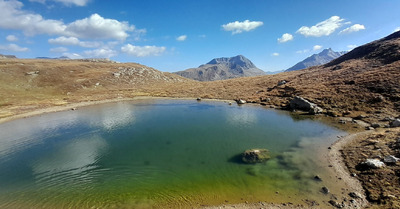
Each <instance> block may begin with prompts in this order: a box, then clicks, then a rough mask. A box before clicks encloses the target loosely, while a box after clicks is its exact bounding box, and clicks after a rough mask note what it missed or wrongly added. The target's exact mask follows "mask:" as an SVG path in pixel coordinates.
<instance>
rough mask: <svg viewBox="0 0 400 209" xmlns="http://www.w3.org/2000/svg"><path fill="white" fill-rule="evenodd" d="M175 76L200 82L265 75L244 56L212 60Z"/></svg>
mask: <svg viewBox="0 0 400 209" xmlns="http://www.w3.org/2000/svg"><path fill="white" fill-rule="evenodd" d="M175 74H178V75H180V76H183V77H186V78H190V79H193V80H198V81H215V80H226V79H231V78H239V77H250V76H259V75H265V72H264V71H262V70H260V69H258V68H257V67H256V66H255V65H254V64H253V63H252V62H251V61H250V60H249V59H247V58H246V57H244V56H242V55H238V56H235V57H230V58H227V57H223V58H216V59H213V60H211V61H210V62H208V63H207V64H205V65H200V66H199V67H198V68H190V69H187V70H185V71H179V72H176V73H175Z"/></svg>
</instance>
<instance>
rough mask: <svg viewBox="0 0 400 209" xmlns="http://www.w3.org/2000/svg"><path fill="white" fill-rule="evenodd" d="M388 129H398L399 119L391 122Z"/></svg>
mask: <svg viewBox="0 0 400 209" xmlns="http://www.w3.org/2000/svg"><path fill="white" fill-rule="evenodd" d="M390 127H392V128H396V127H400V119H396V120H394V121H392V122H391V123H390Z"/></svg>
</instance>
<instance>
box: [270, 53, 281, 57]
mask: <svg viewBox="0 0 400 209" xmlns="http://www.w3.org/2000/svg"><path fill="white" fill-rule="evenodd" d="M271 55H272V56H274V57H277V56H279V53H278V52H274V53H272V54H271Z"/></svg>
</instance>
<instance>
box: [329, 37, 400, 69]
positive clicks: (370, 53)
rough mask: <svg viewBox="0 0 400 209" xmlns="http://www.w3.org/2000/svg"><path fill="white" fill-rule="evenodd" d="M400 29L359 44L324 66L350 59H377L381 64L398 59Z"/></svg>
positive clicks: (399, 56)
mask: <svg viewBox="0 0 400 209" xmlns="http://www.w3.org/2000/svg"><path fill="white" fill-rule="evenodd" d="M399 39H400V31H397V32H394V33H392V34H391V35H389V36H387V37H385V38H382V39H379V40H376V41H373V42H371V43H368V44H365V45H362V46H359V47H357V48H355V49H353V50H351V51H350V52H348V53H346V54H345V55H343V56H341V57H339V58H338V59H336V60H333V61H332V62H330V63H328V64H326V65H325V66H326V67H330V66H334V65H339V64H341V63H343V62H345V61H350V60H364V61H369V62H371V61H374V62H376V61H378V62H380V63H381V64H391V63H393V62H396V61H399V60H400V40H399Z"/></svg>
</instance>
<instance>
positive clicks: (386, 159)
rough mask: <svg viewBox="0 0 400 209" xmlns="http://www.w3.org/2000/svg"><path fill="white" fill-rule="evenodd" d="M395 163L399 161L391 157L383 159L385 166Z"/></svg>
mask: <svg viewBox="0 0 400 209" xmlns="http://www.w3.org/2000/svg"><path fill="white" fill-rule="evenodd" d="M397 161H399V158H397V157H395V156H393V155H388V156H385V158H384V159H383V162H385V163H386V164H396V162H397Z"/></svg>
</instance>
